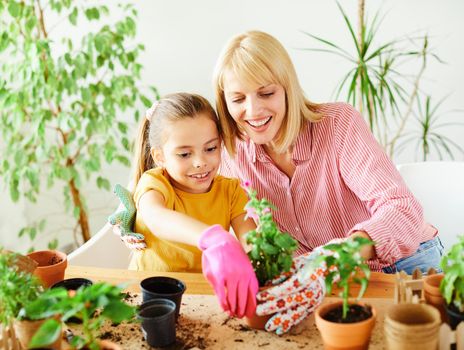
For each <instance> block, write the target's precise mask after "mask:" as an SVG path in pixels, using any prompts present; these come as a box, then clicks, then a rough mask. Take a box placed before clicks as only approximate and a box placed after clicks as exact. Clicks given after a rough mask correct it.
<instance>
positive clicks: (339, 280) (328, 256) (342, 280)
mask: <svg viewBox="0 0 464 350" xmlns="http://www.w3.org/2000/svg"><path fill="white" fill-rule="evenodd" d="M373 244H374V242H372V241H371V240H370V239H367V238H364V237H354V238H351V237H350V238H348V239H346V240H344V241H343V242H341V243H331V244H327V245H325V246H324V248H323V249H324V250H325V251H327V252H328V253H324V254H322V255H319V256H318V257H316V258H315V259H314V260H313V262H312V266H313V267H315V268H317V267H320V266H321V264H325V265H326V266H328V267H329V268H328V270H327V274H326V276H325V285H326V289H327V295H330V293H331V291H332V288H333V286H334V285H336V286H337V287H338V288H339V289H340V297H341V298H342V301H343V309H342V318H343V319H345V318H346V316H347V314H348V309H349V298H350V288H351V285H352V284H353V283H356V284H359V285H360V286H361V288H360V290H359V293H358V296H357V300H359V299H361V298H362V297H363V295H364V293H365V292H366V288H367V285H368V283H369V277H370V274H371V271H370V269H369V266H368V265H367V264H366V262H365V260H364V258H363V257H362V256H361V253H360V252H361V249H362V248H363V247H364V246H367V245H373Z"/></svg>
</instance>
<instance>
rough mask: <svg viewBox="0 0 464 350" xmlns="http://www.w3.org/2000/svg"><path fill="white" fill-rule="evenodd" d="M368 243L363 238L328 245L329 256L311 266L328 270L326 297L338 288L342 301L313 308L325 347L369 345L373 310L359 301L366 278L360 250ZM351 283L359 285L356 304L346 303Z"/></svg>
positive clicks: (373, 316) (363, 290)
mask: <svg viewBox="0 0 464 350" xmlns="http://www.w3.org/2000/svg"><path fill="white" fill-rule="evenodd" d="M370 244H373V242H372V241H371V240H369V239H366V238H363V237H354V238H348V239H347V240H344V241H343V242H341V243H333V244H328V245H326V246H324V249H325V250H326V251H328V253H329V254H322V255H319V256H318V257H317V258H315V259H314V261H313V263H312V265H313V266H314V267H318V266H321V265H322V264H326V266H327V267H328V269H327V272H326V276H325V285H326V288H327V293H328V294H330V292H331V290H332V286H333V285H334V284H335V285H336V286H337V287H338V288H340V289H341V291H340V296H341V298H342V301H340V302H335V303H331V304H325V305H322V306H321V307H319V308H317V309H316V315H315V316H316V325H317V327H318V329H319V331H320V332H321V336H322V340H323V342H324V344H325V346H326V347H333V348H338V349H343V348H349V349H367V348H368V346H369V340H370V334H371V332H372V329H373V328H374V324H375V317H376V311H375V309H374V308H372V307H371V306H370V305H367V304H364V303H360V302H359V300H360V299H361V298H362V296H363V295H364V292H365V291H366V288H367V285H368V282H369V277H370V270H369V267H368V266H367V264H366V263H365V261H364V259H363V257H362V256H361V254H360V250H361V248H362V247H363V246H366V245H370ZM353 283H357V284H360V286H361V289H360V291H359V294H358V296H357V298H356V302H350V300H349V298H350V288H351V286H352V284H353Z"/></svg>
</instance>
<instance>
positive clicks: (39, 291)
mask: <svg viewBox="0 0 464 350" xmlns="http://www.w3.org/2000/svg"><path fill="white" fill-rule="evenodd" d="M17 259H18V255H17V254H16V253H8V254H6V253H2V254H0V322H1V324H2V325H5V327H6V328H7V329H8V332H9V338H10V341H11V343H15V342H16V336H17V335H18V338H20V342H21V344H22V346H23V347H25V348H26V347H27V346H28V343H29V340H30V337H29V338H27V336H26V338H23V337H21V335H22V333H23V332H22V329H23V328H21V325H19V331H18V327H17V326H18V322H19V320H20V319H24V318H27V315H25V314H24V309H25V307H28V306H29V305H31V304H33V303H36V302H37V303H43V304H47V305H50V304H49V303H48V301H50V300H51V298H52V297H54V296H51V295H50V292H48V291H46V292H44V290H43V287H42V285H41V284H40V281H39V280H38V278H37V277H36V276H34V275H32V274H31V273H30V272H31V271H27V270H26V271H23V270H21V269H20V268H19V267H20V266H22V264H17V263H16V261H17ZM52 315H54V313H53V312H50V313H49V314H47V315H46V316H43V317H48V316H52ZM43 317H39V316H37V315H33V318H34V320H38V319H41V318H43ZM13 325H14V327H13ZM34 325H36V323H35V322H34ZM15 330H16V332H15ZM5 334H6V333H5ZM5 334H4V339H5ZM55 340H56V339H55ZM4 341H5V340H4ZM7 341H8V340H7ZM51 343H53V341H50V342H45V343H44V344H51ZM55 346H56V347H57V346H58V345H55Z"/></svg>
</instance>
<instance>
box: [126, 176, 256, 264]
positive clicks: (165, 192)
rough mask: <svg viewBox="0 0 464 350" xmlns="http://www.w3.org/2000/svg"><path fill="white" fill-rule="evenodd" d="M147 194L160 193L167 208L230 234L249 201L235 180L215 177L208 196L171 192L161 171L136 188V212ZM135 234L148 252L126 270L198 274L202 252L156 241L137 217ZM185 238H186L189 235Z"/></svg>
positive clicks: (139, 254) (137, 255)
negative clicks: (231, 226) (232, 224)
mask: <svg viewBox="0 0 464 350" xmlns="http://www.w3.org/2000/svg"><path fill="white" fill-rule="evenodd" d="M150 190H155V191H158V192H159V193H161V195H162V196H163V197H164V204H165V206H166V208H168V209H172V210H175V211H177V212H180V213H184V214H187V215H188V216H190V217H193V218H195V219H197V220H199V221H201V222H203V223H205V224H207V225H214V224H220V225H221V226H222V227H223V228H224V229H225V230H229V228H230V222H231V220H232V219H234V218H236V217H237V216H239V215H241V214H243V213H245V209H244V207H245V204H246V203H247V200H248V199H247V195H246V193H245V191H244V190H243V189H242V188H241V187H240V183H239V180H237V179H229V178H225V177H223V176H220V175H217V176H216V177H215V178H214V180H213V184H212V186H211V189H210V191H209V192H207V193H198V194H194V193H187V192H184V191H181V190H178V189H177V188H174V187H173V186H172V185H171V183H170V182H169V180H168V175H167V173H166V172H165V171H163V170H162V169H161V168H154V169H151V170H148V171H146V172H145V173H144V174H143V175H142V177H141V178H140V180H139V182H138V184H137V187H136V189H135V193H134V201H135V203H136V207H137V209H138V202H139V199H140V197H141V196H142V195H143V194H144V193H145V192H147V191H150ZM159 220H163V218H159ZM135 232H139V233H142V234H143V235H144V236H145V241H146V243H147V248H146V249H145V250H143V251H137V252H135V253H134V255H133V257H132V260H131V263H130V265H129V269H132V270H139V271H171V272H201V251H200V249H198V248H197V247H196V246H191V245H188V244H183V243H178V242H174V241H169V240H165V239H161V238H158V237H157V236H156V232H150V230H149V229H148V228H147V226H146V225H145V223H144V222H143V220H142V218H141V216H140V215H138V214H137V216H136V219H135ZM185 234H186V235H188V232H186V233H185Z"/></svg>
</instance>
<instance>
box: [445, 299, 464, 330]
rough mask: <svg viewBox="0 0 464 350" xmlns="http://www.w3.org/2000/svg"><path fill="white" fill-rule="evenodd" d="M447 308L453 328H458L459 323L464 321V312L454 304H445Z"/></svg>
mask: <svg viewBox="0 0 464 350" xmlns="http://www.w3.org/2000/svg"><path fill="white" fill-rule="evenodd" d="M445 310H446V313H447V315H448V319H449V325H450V327H451V329H452V330H456V327H457V326H458V324H459V323H461V322H464V312H459V310H458V309H457V307H455V306H454V305H453V304H445Z"/></svg>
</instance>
